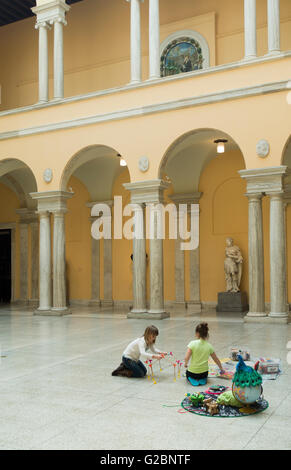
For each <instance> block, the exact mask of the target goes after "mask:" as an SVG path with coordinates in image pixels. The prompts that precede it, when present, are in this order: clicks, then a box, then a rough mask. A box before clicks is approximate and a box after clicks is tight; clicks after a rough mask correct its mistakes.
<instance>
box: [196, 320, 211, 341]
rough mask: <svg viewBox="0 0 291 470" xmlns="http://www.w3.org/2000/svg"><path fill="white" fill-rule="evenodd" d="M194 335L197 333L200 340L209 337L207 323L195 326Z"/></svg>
mask: <svg viewBox="0 0 291 470" xmlns="http://www.w3.org/2000/svg"><path fill="white" fill-rule="evenodd" d="M196 333H198V334H199V336H200V338H202V339H206V338H208V335H209V328H208V323H199V325H197V326H196Z"/></svg>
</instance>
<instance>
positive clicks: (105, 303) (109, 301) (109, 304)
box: [100, 299, 114, 307]
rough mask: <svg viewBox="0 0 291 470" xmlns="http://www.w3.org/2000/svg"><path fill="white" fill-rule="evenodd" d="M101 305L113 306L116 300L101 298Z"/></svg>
mask: <svg viewBox="0 0 291 470" xmlns="http://www.w3.org/2000/svg"><path fill="white" fill-rule="evenodd" d="M100 305H101V307H113V305H114V302H113V300H104V299H103V300H100Z"/></svg>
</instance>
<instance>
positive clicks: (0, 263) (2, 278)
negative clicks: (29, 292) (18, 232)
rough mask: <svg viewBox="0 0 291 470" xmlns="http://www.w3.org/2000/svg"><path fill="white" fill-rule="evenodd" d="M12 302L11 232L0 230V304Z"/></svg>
mask: <svg viewBox="0 0 291 470" xmlns="http://www.w3.org/2000/svg"><path fill="white" fill-rule="evenodd" d="M10 300H11V230H0V303H5V304H7V303H9V302H10Z"/></svg>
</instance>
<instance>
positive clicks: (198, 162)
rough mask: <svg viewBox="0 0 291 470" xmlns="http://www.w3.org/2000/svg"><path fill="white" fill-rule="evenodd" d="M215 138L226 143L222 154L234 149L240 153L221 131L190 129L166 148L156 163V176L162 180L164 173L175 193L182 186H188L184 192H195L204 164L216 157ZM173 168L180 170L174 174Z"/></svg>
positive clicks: (235, 144)
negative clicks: (170, 181) (157, 165)
mask: <svg viewBox="0 0 291 470" xmlns="http://www.w3.org/2000/svg"><path fill="white" fill-rule="evenodd" d="M217 139H225V140H227V143H226V144H225V153H226V152H228V151H230V150H237V151H239V152H240V153H241V154H242V151H241V149H240V147H239V145H238V144H237V142H236V141H235V140H234V139H232V137H231V136H230V135H229V134H227V133H225V132H224V131H220V130H219V129H211V128H201V129H195V130H191V131H189V132H186V133H185V134H183V135H181V136H179V137H178V138H177V139H176V140H175V141H174V142H172V144H171V145H170V146H169V147H168V148H167V150H166V152H165V154H164V155H163V158H162V160H161V163H160V167H159V172H158V177H159V178H163V177H164V175H165V174H166V175H167V176H168V177H169V178H170V179H171V180H172V182H173V185H174V186H176V187H175V191H176V192H183V190H182V187H181V186H182V185H184V186H185V183H186V185H187V186H188V187H187V188H185V189H186V190H187V191H189V192H191V191H198V185H199V179H200V175H201V174H202V172H203V170H204V168H205V167H206V166H207V165H208V163H209V162H210V161H211V160H212V159H213V158H216V157H217V153H216V144H215V143H214V141H215V140H217ZM193 154H194V158H193ZM175 160H176V163H175V162H174V161H175ZM244 164H245V160H244ZM177 165H178V167H179V168H180V170H179V171H177V170H178V167H177V168H176V166H177ZM178 173H180V177H179V176H178ZM185 189H184V191H185Z"/></svg>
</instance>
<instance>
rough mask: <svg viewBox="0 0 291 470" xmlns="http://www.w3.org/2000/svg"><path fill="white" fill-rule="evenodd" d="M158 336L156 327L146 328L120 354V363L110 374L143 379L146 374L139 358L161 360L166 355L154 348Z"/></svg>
mask: <svg viewBox="0 0 291 470" xmlns="http://www.w3.org/2000/svg"><path fill="white" fill-rule="evenodd" d="M158 334H159V330H158V329H157V327H156V326H154V325H151V326H148V327H147V328H146V329H145V332H144V335H143V336H142V337H141V338H137V339H135V340H134V341H132V342H131V343H129V345H128V346H127V348H125V350H124V351H123V354H122V363H121V364H120V366H119V367H118V368H117V369H116V370H115V371H113V372H112V375H119V376H126V377H144V376H145V375H146V373H147V369H146V367H145V365H144V364H143V363H142V362H141V360H140V357H141V356H145V357H147V358H148V359H162V357H163V355H166V354H167V353H166V352H161V351H159V350H158V349H156V348H155V342H156V337H157V336H158Z"/></svg>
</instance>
